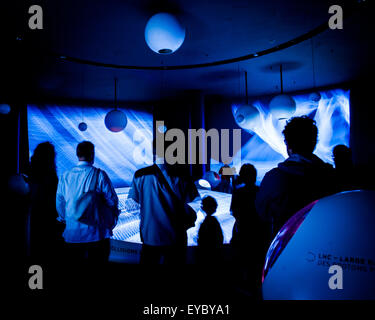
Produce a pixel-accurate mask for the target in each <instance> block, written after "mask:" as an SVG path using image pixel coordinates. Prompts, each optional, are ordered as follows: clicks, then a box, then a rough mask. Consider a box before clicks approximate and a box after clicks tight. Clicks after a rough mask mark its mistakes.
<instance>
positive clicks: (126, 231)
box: [112, 188, 235, 246]
mask: <svg viewBox="0 0 375 320" xmlns="http://www.w3.org/2000/svg"><path fill="white" fill-rule="evenodd" d="M129 190H130V188H118V189H116V192H117V195H118V197H119V201H120V203H119V208H120V209H121V214H120V216H119V220H118V223H117V225H116V227H115V228H114V229H113V236H112V239H113V240H120V241H126V242H133V243H139V244H141V238H140V234H139V224H140V216H139V205H138V204H137V203H136V202H134V201H133V200H132V199H128V193H129ZM199 194H200V196H201V197H204V196H206V195H210V196H212V197H214V198H215V199H216V201H217V203H218V208H217V211H216V213H215V214H214V216H215V217H216V218H217V220H218V221H219V223H220V225H221V228H222V230H223V235H224V243H229V242H230V240H231V238H232V229H233V225H234V221H235V219H234V218H233V216H232V215H231V214H230V202H231V194H227V193H222V192H215V191H210V190H199ZM190 206H191V207H192V208H193V209H194V210H195V212H196V213H197V220H196V223H195V226H194V227H192V228H190V229H189V230H188V231H187V234H188V245H189V246H196V245H197V235H198V230H199V226H200V224H201V223H202V222H203V220H204V218H205V214H204V213H203V212H202V211H201V210H200V206H201V200H200V199H198V200H196V201H194V202H192V203H190Z"/></svg>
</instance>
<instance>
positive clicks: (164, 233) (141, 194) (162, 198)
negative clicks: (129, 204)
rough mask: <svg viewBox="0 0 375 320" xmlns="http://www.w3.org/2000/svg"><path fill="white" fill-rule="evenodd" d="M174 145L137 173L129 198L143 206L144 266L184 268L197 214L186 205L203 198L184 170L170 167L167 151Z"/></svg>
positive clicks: (141, 208)
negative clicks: (189, 230)
mask: <svg viewBox="0 0 375 320" xmlns="http://www.w3.org/2000/svg"><path fill="white" fill-rule="evenodd" d="M171 144H172V142H170V141H165V142H164V146H163V147H162V148H160V149H161V150H159V149H158V148H155V149H154V154H155V158H156V160H155V163H154V164H153V165H151V166H148V167H145V168H142V169H139V170H137V171H136V172H135V173H134V177H133V181H132V184H131V188H130V191H129V195H128V198H131V199H133V200H134V201H135V202H137V203H138V204H139V205H140V218H141V219H140V220H141V221H140V237H141V241H142V249H141V255H140V264H142V265H158V264H163V265H176V264H177V265H183V264H184V263H185V262H186V250H187V233H186V230H187V229H188V228H189V227H192V226H194V222H195V220H196V213H195V212H194V210H193V209H192V208H190V206H189V205H187V203H189V202H192V201H193V200H194V199H196V198H197V197H200V195H199V193H198V190H197V188H196V186H195V185H194V183H193V181H192V179H191V177H190V175H188V174H187V173H186V172H185V171H186V170H184V169H185V168H184V166H182V167H179V166H178V165H171V164H169V163H168V159H167V158H168V157H166V156H165V151H166V150H167V149H168V147H169V145H171Z"/></svg>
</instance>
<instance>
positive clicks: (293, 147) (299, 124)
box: [283, 116, 318, 156]
mask: <svg viewBox="0 0 375 320" xmlns="http://www.w3.org/2000/svg"><path fill="white" fill-rule="evenodd" d="M283 135H284V139H285V144H286V147H287V150H288V154H289V155H292V154H294V153H298V154H300V155H306V156H309V155H311V154H312V153H313V152H314V149H315V146H316V143H317V140H318V128H317V126H316V123H315V120H313V119H310V118H309V117H307V116H302V117H294V118H292V119H290V120H289V121H288V122H287V124H286V126H285V128H284V130H283Z"/></svg>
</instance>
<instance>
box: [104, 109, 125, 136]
mask: <svg viewBox="0 0 375 320" xmlns="http://www.w3.org/2000/svg"><path fill="white" fill-rule="evenodd" d="M104 123H105V126H106V127H107V129H108V130H110V131H112V132H120V131H122V130H124V129H125V127H126V125H127V123H128V120H127V118H126V115H125V113H123V112H122V111H120V110H112V111H110V112H108V113H107V115H106V116H105V119H104Z"/></svg>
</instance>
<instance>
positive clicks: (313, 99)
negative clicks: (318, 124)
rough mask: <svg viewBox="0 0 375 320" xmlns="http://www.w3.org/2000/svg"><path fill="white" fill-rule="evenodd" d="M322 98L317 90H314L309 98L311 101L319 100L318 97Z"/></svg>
mask: <svg viewBox="0 0 375 320" xmlns="http://www.w3.org/2000/svg"><path fill="white" fill-rule="evenodd" d="M321 98H322V96H321V94H320V92H319V91H314V92H313V93H311V94H310V96H309V99H310V101H312V102H319V101H320V99H321Z"/></svg>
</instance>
